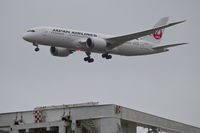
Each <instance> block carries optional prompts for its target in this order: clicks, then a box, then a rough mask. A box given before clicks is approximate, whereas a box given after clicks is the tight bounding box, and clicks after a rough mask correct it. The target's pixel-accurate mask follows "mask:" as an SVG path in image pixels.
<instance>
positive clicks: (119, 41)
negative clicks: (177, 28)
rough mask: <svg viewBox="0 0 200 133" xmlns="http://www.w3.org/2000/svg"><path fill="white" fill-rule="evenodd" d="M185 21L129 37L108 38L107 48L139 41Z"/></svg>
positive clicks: (129, 35)
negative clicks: (135, 40) (134, 40)
mask: <svg viewBox="0 0 200 133" xmlns="http://www.w3.org/2000/svg"><path fill="white" fill-rule="evenodd" d="M185 21H186V20H183V21H178V22H174V23H170V24H167V25H164V26H160V27H156V28H152V29H149V30H146V31H142V32H137V33H133V34H128V35H123V36H117V37H112V38H107V39H106V41H107V42H108V44H109V45H108V46H107V48H108V49H112V48H115V47H117V46H119V45H121V44H123V43H124V42H127V41H130V40H133V39H138V38H141V37H143V36H147V35H150V34H152V33H154V32H155V31H157V30H161V29H164V28H167V27H171V26H174V25H177V24H180V23H183V22H185Z"/></svg>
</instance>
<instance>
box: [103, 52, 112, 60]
mask: <svg viewBox="0 0 200 133" xmlns="http://www.w3.org/2000/svg"><path fill="white" fill-rule="evenodd" d="M102 58H106V59H111V58H112V55H109V54H108V53H105V54H102Z"/></svg>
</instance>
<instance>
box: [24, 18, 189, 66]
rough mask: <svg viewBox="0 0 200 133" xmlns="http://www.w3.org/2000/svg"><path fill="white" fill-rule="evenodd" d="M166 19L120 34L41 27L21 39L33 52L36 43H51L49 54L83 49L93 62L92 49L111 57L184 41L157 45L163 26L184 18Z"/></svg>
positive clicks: (153, 51)
mask: <svg viewBox="0 0 200 133" xmlns="http://www.w3.org/2000/svg"><path fill="white" fill-rule="evenodd" d="M168 20H169V17H163V18H161V19H160V20H159V21H158V22H157V23H156V24H155V26H154V27H153V28H151V29H148V30H145V31H141V32H137V33H132V34H126V35H121V36H113V35H105V34H97V33H91V32H84V31H77V30H71V29H63V28H55V27H45V26H43V27H36V28H31V29H29V30H28V31H27V32H26V33H25V35H24V36H23V39H24V40H26V41H28V42H31V43H32V44H33V45H34V46H36V48H35V51H36V52H37V51H39V47H38V45H46V46H50V52H51V54H52V55H53V56H58V57H66V56H68V55H70V54H72V53H74V52H76V51H84V52H85V53H86V55H87V56H86V57H85V58H84V61H86V62H88V63H91V62H93V61H94V59H93V58H92V57H91V53H92V52H94V53H99V54H102V58H105V59H111V58H112V55H111V54H115V55H122V56H137V55H149V54H156V53H162V52H166V51H169V49H168V48H169V47H174V46H178V45H183V44H187V43H176V44H168V45H160V42H161V39H162V37H163V34H164V29H165V28H168V27H171V26H174V25H177V24H180V23H183V22H185V20H183V21H178V22H174V23H169V24H167V23H168Z"/></svg>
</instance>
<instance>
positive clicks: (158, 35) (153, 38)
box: [142, 17, 169, 45]
mask: <svg viewBox="0 0 200 133" xmlns="http://www.w3.org/2000/svg"><path fill="white" fill-rule="evenodd" d="M168 20H169V17H164V18H161V19H160V20H159V21H158V22H157V23H156V24H155V26H154V28H156V27H160V26H163V25H166V24H167V22H168ZM163 34H164V29H162V30H158V31H155V32H154V33H153V34H151V35H148V36H145V37H143V38H142V40H145V41H148V42H152V43H154V44H156V45H158V44H160V41H161V39H162V37H163Z"/></svg>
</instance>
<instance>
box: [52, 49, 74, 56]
mask: <svg viewBox="0 0 200 133" xmlns="http://www.w3.org/2000/svg"><path fill="white" fill-rule="evenodd" d="M50 52H51V54H52V55H53V56H60V57H66V56H68V55H70V54H71V53H72V51H71V50H69V49H66V48H59V47H51V48H50Z"/></svg>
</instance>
